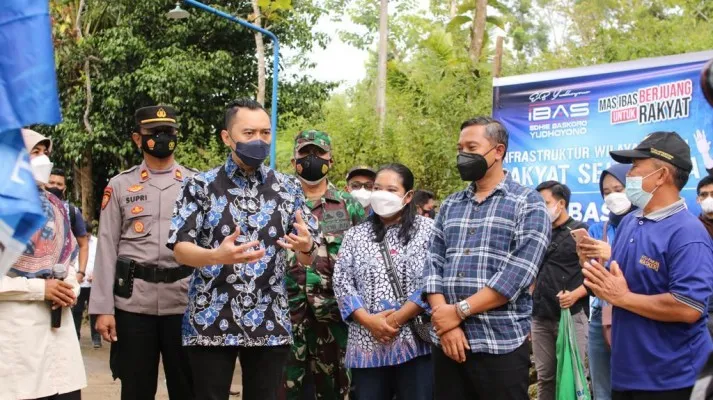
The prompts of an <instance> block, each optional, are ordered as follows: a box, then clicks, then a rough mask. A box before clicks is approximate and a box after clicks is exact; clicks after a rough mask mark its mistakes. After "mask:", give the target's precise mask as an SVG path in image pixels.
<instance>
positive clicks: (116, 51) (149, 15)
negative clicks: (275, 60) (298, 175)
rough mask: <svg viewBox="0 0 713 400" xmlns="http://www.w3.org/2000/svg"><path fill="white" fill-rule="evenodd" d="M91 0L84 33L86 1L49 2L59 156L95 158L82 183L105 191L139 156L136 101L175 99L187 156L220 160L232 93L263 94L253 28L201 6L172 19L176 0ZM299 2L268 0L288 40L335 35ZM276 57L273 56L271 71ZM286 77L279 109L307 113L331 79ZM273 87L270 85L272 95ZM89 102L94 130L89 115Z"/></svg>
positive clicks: (304, 43) (181, 153)
mask: <svg viewBox="0 0 713 400" xmlns="http://www.w3.org/2000/svg"><path fill="white" fill-rule="evenodd" d="M84 2H85V3H84V5H85V7H84V12H83V13H82V14H81V17H82V18H81V23H80V25H81V27H80V29H81V30H82V33H83V35H78V34H77V31H76V26H75V23H76V18H77V11H78V10H79V9H80V1H79V0H52V2H51V4H52V16H53V21H54V25H53V30H54V38H55V50H56V58H57V74H58V80H59V86H60V99H61V104H62V113H63V118H64V120H63V122H62V123H61V124H60V125H58V126H56V127H53V128H47V129H46V130H45V131H46V133H49V134H50V135H51V136H52V137H53V139H54V140H55V142H56V144H57V145H56V148H57V152H56V153H55V155H54V157H53V158H54V161H55V162H56V163H58V164H59V165H64V166H67V167H75V168H74V169H75V171H78V170H81V169H82V168H84V166H85V165H87V164H88V163H89V161H88V160H91V163H89V165H92V164H93V166H94V168H93V169H89V170H90V171H92V172H91V175H92V176H91V177H86V176H85V177H84V178H86V179H82V185H83V186H86V185H87V184H92V185H93V186H94V187H93V188H92V189H91V190H90V191H89V192H90V193H93V194H94V195H95V196H97V195H98V194H100V193H101V191H102V190H103V187H104V186H105V184H106V182H107V181H108V179H109V178H110V177H112V176H114V175H115V174H117V173H118V172H120V171H121V170H123V169H126V168H128V167H129V166H131V165H134V164H136V163H138V162H140V157H141V156H140V153H139V151H138V150H137V149H136V148H135V146H134V145H133V143H131V142H130V134H131V132H133V131H134V130H135V126H134V118H133V114H134V110H136V109H137V108H139V107H142V106H145V105H150V104H155V103H159V102H161V103H167V104H172V105H174V106H175V107H176V108H177V110H178V112H179V117H178V119H179V123H180V125H181V128H180V142H179V146H178V149H177V151H176V155H177V158H178V160H179V162H181V163H183V164H185V165H188V166H191V167H194V168H198V169H207V168H209V167H213V166H215V165H217V164H219V163H220V162H222V160H223V158H224V157H225V155H226V154H227V153H226V150H225V148H224V145H223V144H222V142H221V141H220V140H219V137H218V135H217V132H218V131H219V129H220V128H221V126H222V123H223V122H222V121H223V109H224V106H225V104H227V103H228V102H229V101H230V100H232V99H234V98H237V97H241V96H248V97H254V95H255V88H256V83H257V71H256V59H255V40H254V36H253V35H252V32H251V31H248V30H246V29H244V28H241V27H239V26H238V25H237V24H235V23H232V22H229V21H226V20H224V19H221V18H218V17H216V16H214V15H212V14H209V13H206V12H204V11H201V10H197V9H189V11H190V13H191V17H190V18H189V19H185V20H180V21H173V20H170V19H168V18H166V16H165V14H166V12H167V11H168V10H170V9H171V8H172V7H173V5H174V4H175V3H174V2H173V1H172V0H161V1H134V0H84ZM209 3H210V4H211V5H212V6H215V7H216V8H219V9H221V10H224V11H226V12H229V13H231V14H234V15H237V16H240V17H242V18H249V16H250V14H251V13H252V6H251V3H250V1H237V2H236V1H231V0H215V1H211V2H209ZM273 3H274V4H273ZM295 3H296V4H295V6H294V7H292V6H291V2H290V1H287V0H274V1H270V0H261V8H262V9H263V10H265V13H266V14H268V17H269V18H267V21H268V23H269V24H270V25H269V29H271V30H272V31H274V32H275V33H276V34H277V36H278V37H279V38H280V41H281V45H282V46H289V47H292V48H295V49H298V50H300V51H302V52H304V51H307V50H309V49H311V48H312V47H313V46H323V45H324V44H325V43H326V40H327V38H325V37H324V35H312V28H313V26H314V24H315V23H316V21H317V19H318V18H319V17H320V16H321V15H322V13H323V9H322V8H321V7H319V5H318V4H317V3H316V2H313V1H311V0H301V1H300V2H295ZM79 36H81V37H79ZM265 44H266V47H267V54H269V55H270V56H271V54H272V47H271V46H272V44H271V43H270V42H269V40H266V43H265ZM87 60H89V63H90V66H91V67H90V70H89V71H90V75H89V78H91V79H90V83H91V91H92V94H93V101H92V102H91V105H90V107H89V110H88V111H87V109H86V108H87V93H88V92H87V74H86V73H85V71H84V68H83V66H84V64H85V62H86V61H87ZM271 66H272V64H271V63H270V62H268V76H270V77H271V71H270V69H271ZM281 82H282V83H281V91H280V98H279V104H278V108H279V110H280V112H281V114H282V115H294V116H303V117H309V118H313V117H315V115H316V114H318V113H319V109H320V107H321V104H320V102H321V101H323V100H325V99H326V98H327V96H328V93H329V90H330V89H331V88H332V87H333V85H332V84H330V83H324V82H318V81H315V80H313V79H309V78H306V77H292V78H291V79H289V80H286V81H281ZM270 85H271V82H270V80H268V87H269V86H270ZM269 97H270V95H269V93H268V98H267V99H266V103H267V104H269V103H270V98H269ZM304 99H308V100H309V101H303V100H304ZM85 112H86V113H87V114H88V120H89V122H90V124H91V126H92V128H93V129H92V132H91V133H89V132H88V129H87V127H86V125H85V124H84V122H83V116H84V114H85ZM70 169H71V168H70ZM86 181H88V183H87V182H86ZM77 192H78V190H75V196H76V195H77ZM83 204H85V205H86V202H84V203H83ZM91 211H96V210H90V211H86V212H85V214H88V216H89V217H90V218H91V216H92V214H93V213H92V212H91Z"/></svg>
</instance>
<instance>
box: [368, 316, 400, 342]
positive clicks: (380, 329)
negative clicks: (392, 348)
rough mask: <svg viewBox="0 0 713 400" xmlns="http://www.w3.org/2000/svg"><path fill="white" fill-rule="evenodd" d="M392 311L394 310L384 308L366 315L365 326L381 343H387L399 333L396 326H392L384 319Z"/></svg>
mask: <svg viewBox="0 0 713 400" xmlns="http://www.w3.org/2000/svg"><path fill="white" fill-rule="evenodd" d="M394 312H395V310H385V311H382V312H380V313H378V314H371V315H369V317H367V320H366V324H365V328H366V329H368V330H369V332H371V334H372V335H373V336H374V338H375V339H376V340H378V341H379V343H381V344H386V343H389V342H390V341H391V340H393V338H395V337H396V335H398V333H399V330H398V328H394V327H392V326H391V325H390V324H389V322H388V321H387V320H386V318H387V317H388V316H389V315H391V314H393V313H394Z"/></svg>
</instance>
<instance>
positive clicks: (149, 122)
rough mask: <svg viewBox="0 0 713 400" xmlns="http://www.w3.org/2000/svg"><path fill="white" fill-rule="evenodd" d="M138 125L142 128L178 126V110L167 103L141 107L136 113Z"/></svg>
mask: <svg viewBox="0 0 713 400" xmlns="http://www.w3.org/2000/svg"><path fill="white" fill-rule="evenodd" d="M134 118H135V119H136V125H138V126H139V127H141V128H146V129H151V128H156V127H158V126H170V127H172V128H178V124H177V123H176V110H175V109H174V108H173V107H171V106H167V105H158V106H149V107H141V108H139V109H138V110H136V113H135V114H134Z"/></svg>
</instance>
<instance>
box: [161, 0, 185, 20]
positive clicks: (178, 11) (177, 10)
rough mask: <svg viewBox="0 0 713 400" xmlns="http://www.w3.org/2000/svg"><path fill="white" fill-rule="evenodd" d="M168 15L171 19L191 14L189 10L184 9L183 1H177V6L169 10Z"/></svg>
mask: <svg viewBox="0 0 713 400" xmlns="http://www.w3.org/2000/svg"><path fill="white" fill-rule="evenodd" d="M166 16H167V17H168V18H170V19H185V18H188V17H190V16H191V14H190V13H189V12H188V11H186V10H184V9H182V8H181V3H180V2H178V1H177V2H176V7H175V8H174V9H173V10H171V11H169V12H167V13H166Z"/></svg>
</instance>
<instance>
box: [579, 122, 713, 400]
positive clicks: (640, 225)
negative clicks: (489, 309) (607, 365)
mask: <svg viewBox="0 0 713 400" xmlns="http://www.w3.org/2000/svg"><path fill="white" fill-rule="evenodd" d="M610 154H611V156H612V158H613V159H614V160H615V161H618V162H620V163H626V164H632V163H633V167H632V168H631V170H630V171H629V173H628V174H627V177H626V195H627V197H628V198H629V200H631V203H632V204H633V205H634V206H636V207H638V208H639V209H638V210H637V211H634V212H632V213H630V214H629V215H627V216H626V217H625V218H624V219H623V220H622V221H621V223H620V224H619V228H618V231H617V235H616V239H615V240H614V244H613V246H612V262H611V263H610V265H609V267H610V271H607V269H605V268H604V267H603V266H602V265H600V264H599V263H597V262H595V261H592V262H591V263H585V264H584V276H585V281H584V284H585V286H587V287H589V288H590V289H592V291H593V292H594V294H595V295H596V296H597V297H599V298H600V299H603V300H605V301H606V302H608V303H610V304H612V305H613V306H614V308H613V314H612V351H611V355H612V359H611V369H612V399H613V400H663V399H665V400H669V399H670V400H688V398H689V397H690V395H691V390H692V388H693V385H694V383H695V381H696V375H697V374H698V372H699V371H700V370H701V368H702V367H703V365H704V364H705V362H706V359H707V358H708V355H709V354H710V353H711V350H713V342H711V337H710V335H709V334H708V330H707V328H706V319H707V316H708V313H707V307H708V299H709V298H710V296H711V292H712V288H711V284H712V283H713V246H712V245H711V239H710V236H709V235H708V233H707V232H706V230H705V228H704V227H703V225H702V224H701V222H700V221H699V220H698V219H697V218H696V217H695V216H694V215H693V214H691V213H690V212H689V211H688V209H687V208H686V204H685V202H684V200H683V199H682V198H681V196H680V192H681V189H683V187H684V186H685V185H686V182H687V181H688V176H689V174H690V172H691V169H692V167H693V166H692V163H691V150H690V148H689V147H688V145H687V144H686V142H684V141H683V139H681V137H680V136H679V135H678V134H677V133H675V132H655V133H652V134H651V135H649V136H647V137H646V138H645V139H644V140H643V141H642V142H641V143H640V144H639V145H638V146H637V147H636V148H635V149H633V150H623V151H613V152H611V153H610Z"/></svg>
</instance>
